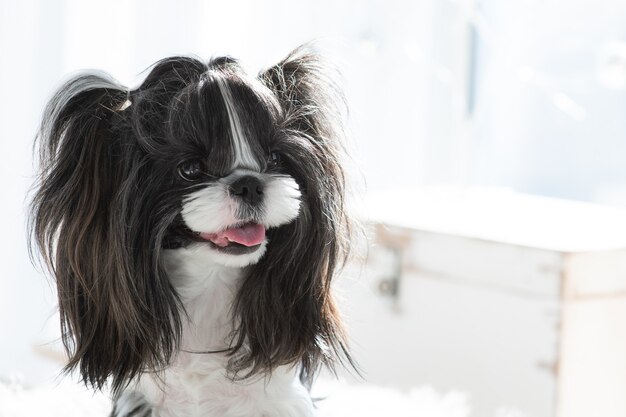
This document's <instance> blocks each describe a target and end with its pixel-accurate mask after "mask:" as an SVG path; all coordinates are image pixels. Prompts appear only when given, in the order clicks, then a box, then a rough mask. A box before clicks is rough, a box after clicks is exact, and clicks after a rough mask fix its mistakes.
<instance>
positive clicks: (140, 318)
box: [31, 47, 352, 417]
mask: <svg viewBox="0 0 626 417" xmlns="http://www.w3.org/2000/svg"><path fill="white" fill-rule="evenodd" d="M344 110H345V107H344V101H343V99H342V96H341V94H340V92H339V90H338V89H337V87H336V83H335V82H334V81H333V77H330V76H329V74H328V72H327V71H326V69H325V66H324V65H322V63H321V60H320V59H319V58H318V57H317V56H316V55H315V54H314V53H312V52H311V51H310V50H309V48H308V47H302V48H299V49H297V50H295V51H293V52H292V53H291V54H290V55H289V56H288V57H287V58H286V59H284V60H283V61H282V62H280V63H278V64H277V65H275V66H273V67H271V68H269V69H267V70H265V71H263V72H261V73H260V74H259V76H258V77H251V76H248V75H246V74H245V73H244V71H243V70H242V68H241V67H240V65H238V63H237V61H236V60H234V59H232V58H229V57H222V58H216V59H212V60H210V61H209V62H208V63H204V62H202V61H199V60H197V59H193V58H188V57H173V58H167V59H164V60H162V61H159V62H157V63H156V64H155V65H154V66H153V67H152V69H151V71H150V73H149V74H148V76H147V77H146V78H145V80H144V81H143V83H142V84H141V85H140V86H139V87H137V88H135V89H130V90H129V89H127V88H125V87H124V86H122V85H120V84H119V83H117V82H116V81H115V80H113V79H112V78H110V77H109V76H108V75H106V74H103V73H89V74H83V75H80V76H77V77H75V78H73V79H71V80H70V81H69V82H67V83H66V84H65V85H64V86H63V87H61V88H60V89H59V91H58V92H57V93H56V95H55V96H54V97H53V98H52V100H51V102H50V103H49V105H48V107H47V109H46V112H45V116H44V121H43V124H42V128H41V132H40V135H39V138H38V140H39V149H40V159H41V173H40V178H39V179H38V183H37V190H36V194H35V196H34V199H33V204H32V215H31V230H32V236H33V238H34V242H36V245H37V246H38V248H39V250H40V252H41V253H42V256H43V258H44V260H45V262H46V264H47V265H48V267H49V268H50V270H51V272H52V274H53V275H54V277H55V280H56V284H57V288H58V296H59V307H60V313H61V327H62V330H63V340H64V343H65V347H66V349H67V351H68V353H69V356H70V360H69V364H68V365H67V369H68V370H72V369H78V370H79V371H80V374H81V375H82V378H83V379H84V381H85V382H86V383H87V384H89V385H92V386H95V387H96V388H100V389H101V388H103V387H105V386H107V385H108V384H110V387H111V389H112V392H113V393H114V396H115V405H114V410H113V414H112V415H113V416H115V417H124V416H126V417H130V416H137V417H140V416H160V417H166V416H167V417H169V416H172V417H173V416H185V417H193V416H202V417H209V416H215V417H217V416H219V417H229V416H233V417H234V416H238V417H241V416H247V417H251V416H259V417H260V416H264V417H273V416H276V417H278V416H281V417H286V416H293V417H295V416H298V417H303V416H312V415H313V410H314V409H313V405H312V401H311V398H310V395H309V392H308V389H307V388H306V386H307V385H308V384H309V383H310V382H311V381H312V378H313V377H314V375H315V374H316V372H317V371H318V370H319V369H320V367H321V366H329V367H331V368H332V367H333V366H334V364H337V363H347V364H352V360H351V358H350V355H349V353H348V350H347V343H346V337H345V334H344V331H343V330H342V326H341V323H340V319H339V317H338V314H337V309H336V307H335V303H334V301H333V297H332V295H331V280H332V278H333V276H334V275H335V274H336V272H337V270H338V269H339V267H340V266H341V265H342V264H343V262H344V261H345V259H346V256H347V252H348V237H349V234H350V229H351V226H350V222H349V218H348V216H347V215H346V211H345V210H344V194H345V193H344V191H345V178H344V176H345V172H344V168H343V165H342V158H343V153H344V147H343V137H344V133H343V127H342V118H343V115H344V113H345V111H344Z"/></svg>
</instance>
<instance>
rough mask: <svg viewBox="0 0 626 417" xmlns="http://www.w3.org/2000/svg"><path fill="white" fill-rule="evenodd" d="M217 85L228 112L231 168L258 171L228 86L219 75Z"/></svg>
mask: <svg viewBox="0 0 626 417" xmlns="http://www.w3.org/2000/svg"><path fill="white" fill-rule="evenodd" d="M217 85H218V87H219V89H220V93H221V94H222V98H223V99H224V103H225V104H226V111H227V112H228V119H229V121H230V131H231V134H232V137H233V147H234V148H235V163H234V166H233V169H234V168H250V169H255V170H257V171H258V170H260V169H261V166H260V165H259V162H258V161H257V160H256V158H255V157H254V154H253V153H252V150H251V149H250V145H249V144H248V140H247V139H246V135H245V132H244V129H243V126H242V124H241V120H240V119H239V115H238V114H237V109H236V107H235V101H234V100H233V96H232V94H231V92H230V87H229V86H228V84H227V83H226V81H225V80H224V79H223V78H221V77H217Z"/></svg>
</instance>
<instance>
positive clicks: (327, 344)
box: [231, 48, 352, 376]
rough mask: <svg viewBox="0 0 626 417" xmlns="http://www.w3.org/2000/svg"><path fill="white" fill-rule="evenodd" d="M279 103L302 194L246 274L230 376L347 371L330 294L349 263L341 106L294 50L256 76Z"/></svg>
mask: <svg viewBox="0 0 626 417" xmlns="http://www.w3.org/2000/svg"><path fill="white" fill-rule="evenodd" d="M259 78H260V80H261V82H262V83H264V84H265V86H266V87H268V88H269V89H270V90H271V91H272V93H273V94H274V95H275V97H276V98H277V101H278V103H279V105H280V107H281V108H280V109H279V110H280V111H279V113H280V114H281V115H280V117H279V120H278V123H279V126H278V129H279V131H280V132H281V134H282V135H283V136H284V137H285V139H284V140H283V141H281V145H280V146H281V148H280V151H281V154H282V157H283V159H284V162H285V165H287V166H289V170H288V173H289V174H290V175H292V176H293V177H294V178H295V179H296V181H297V182H298V184H299V187H300V190H301V192H302V199H301V206H300V214H299V216H298V217H297V218H296V220H294V221H293V222H291V223H289V224H287V225H285V226H282V227H279V228H277V229H274V230H270V231H268V237H269V245H268V249H267V252H266V254H265V255H264V257H263V258H262V259H261V261H260V262H259V263H258V264H256V265H253V266H251V267H250V268H249V271H248V275H247V277H246V279H245V280H244V282H243V285H242V288H241V290H240V292H239V295H238V298H237V300H236V304H235V307H236V308H235V311H236V313H237V314H238V320H239V323H240V327H239V329H238V330H239V332H238V333H237V334H236V339H235V342H236V343H235V345H234V347H235V351H237V349H238V348H241V347H242V346H246V348H245V349H240V350H241V351H242V352H243V353H241V352H240V353H238V354H237V353H236V354H235V355H234V358H233V360H232V363H231V366H232V368H233V369H234V370H235V371H243V370H245V369H246V370H247V371H248V372H249V373H256V372H259V371H265V372H267V371H271V370H272V369H273V368H274V367H276V366H278V365H285V364H294V363H298V364H300V365H301V366H302V370H303V372H304V374H305V375H308V376H312V375H314V373H315V372H316V371H317V369H318V368H319V366H320V365H321V364H325V365H328V366H330V367H332V366H333V364H334V363H335V362H336V361H337V360H340V361H341V360H348V361H349V362H350V363H352V360H351V358H350V355H349V353H348V349H347V343H346V337H345V335H344V332H343V330H342V325H341V322H340V319H339V315H338V312H337V309H336V306H335V302H334V299H333V296H332V294H331V280H332V278H333V277H334V275H335V274H336V273H337V270H338V269H339V268H340V267H341V266H342V265H343V262H344V261H345V259H346V257H347V254H348V249H349V247H348V237H349V232H350V222H349V218H348V216H347V213H346V210H345V208H344V198H345V172H344V165H343V163H342V160H343V156H344V155H343V154H344V129H343V125H342V116H343V114H344V111H343V109H344V100H343V96H342V94H341V92H340V90H339V89H338V88H337V85H336V83H335V82H334V81H333V77H332V76H331V75H330V73H329V70H328V69H327V67H326V66H325V65H324V64H323V62H322V60H321V59H320V58H319V57H318V56H317V55H315V54H314V53H312V52H310V51H309V49H308V48H299V49H297V50H295V51H294V52H292V53H291V54H290V55H289V56H288V57H287V58H286V59H285V60H283V61H281V62H280V63H278V64H277V65H275V66H273V67H271V68H269V69H268V70H266V71H264V72H262V73H261V74H260V76H259Z"/></svg>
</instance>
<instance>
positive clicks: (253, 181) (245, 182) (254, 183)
mask: <svg viewBox="0 0 626 417" xmlns="http://www.w3.org/2000/svg"><path fill="white" fill-rule="evenodd" d="M230 192H231V194H233V195H236V196H237V197H239V198H241V199H242V200H243V201H245V202H246V203H248V204H258V203H259V202H260V201H261V199H262V198H263V183H262V182H261V180H259V179H258V178H257V177H254V176H252V175H245V176H243V177H241V178H238V179H237V180H236V181H235V182H233V183H232V184H231V186H230Z"/></svg>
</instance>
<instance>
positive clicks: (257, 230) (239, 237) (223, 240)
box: [201, 223, 265, 247]
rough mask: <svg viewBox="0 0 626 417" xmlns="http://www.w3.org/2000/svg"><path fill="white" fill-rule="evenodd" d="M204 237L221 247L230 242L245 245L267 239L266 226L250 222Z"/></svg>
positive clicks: (252, 244) (258, 243)
mask: <svg viewBox="0 0 626 417" xmlns="http://www.w3.org/2000/svg"><path fill="white" fill-rule="evenodd" d="M201 235H203V234H201ZM203 237H204V238H205V239H208V240H210V241H211V242H213V243H215V244H216V245H217V246H221V247H223V246H226V245H228V243H230V242H235V243H239V244H240V245H244V246H256V245H260V244H261V243H263V240H264V239H265V227H264V226H263V225H261V224H256V223H248V224H245V225H243V226H241V227H233V228H231V229H227V230H224V231H223V232H220V233H211V234H208V235H206V236H203Z"/></svg>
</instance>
